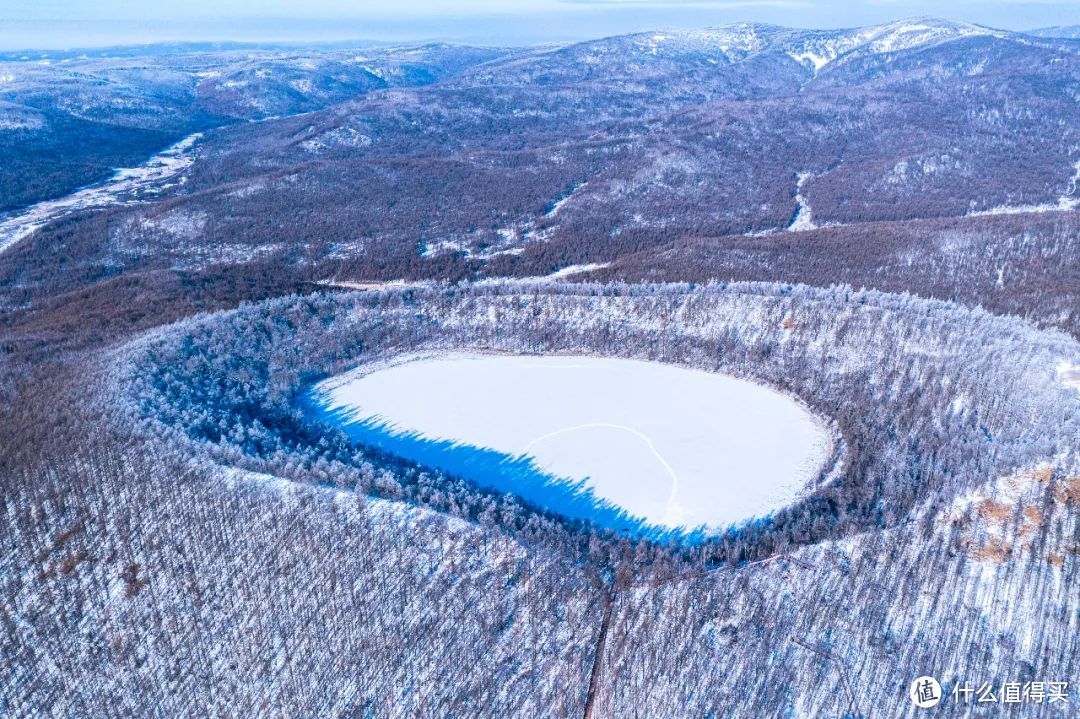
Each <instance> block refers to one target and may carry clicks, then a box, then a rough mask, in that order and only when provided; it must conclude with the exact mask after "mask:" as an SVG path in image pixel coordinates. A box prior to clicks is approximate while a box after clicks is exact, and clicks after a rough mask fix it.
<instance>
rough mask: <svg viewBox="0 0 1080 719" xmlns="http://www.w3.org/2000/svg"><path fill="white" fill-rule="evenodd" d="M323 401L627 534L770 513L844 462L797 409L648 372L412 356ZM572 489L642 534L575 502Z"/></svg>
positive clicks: (600, 363) (632, 365) (631, 363)
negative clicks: (834, 459) (828, 466)
mask: <svg viewBox="0 0 1080 719" xmlns="http://www.w3.org/2000/svg"><path fill="white" fill-rule="evenodd" d="M313 396H314V397H315V398H316V400H317V402H318V403H319V404H320V405H321V407H322V408H323V410H324V411H326V412H327V413H328V416H329V417H331V418H332V419H333V421H335V423H338V424H340V426H342V427H343V428H344V429H345V430H346V432H348V433H349V434H350V435H352V436H353V438H354V439H356V440H357V441H361V442H365V443H375V444H378V445H380V446H383V447H384V448H386V449H389V450H391V451H393V452H395V453H398V454H401V455H403V456H406V457H407V458H409V459H412V460H415V461H418V462H421V463H422V464H428V465H432V466H437V467H440V468H442V469H445V470H447V471H452V472H454V473H457V474H463V475H464V476H466V477H467V478H468V479H470V480H473V481H476V482H477V483H479V484H484V485H487V486H493V487H495V488H496V489H499V490H500V491H510V492H513V493H515V494H518V495H519V496H522V497H524V498H525V499H528V500H530V501H532V502H534V503H537V504H540V505H543V506H545V507H547V508H549V509H552V510H554V511H558V512H560V513H564V514H569V515H570V516H575V517H578V518H587V519H592V520H593V521H596V522H598V523H600V524H604V525H608V526H612V527H613V528H618V529H628V528H630V529H632V528H633V527H634V526H635V525H637V526H638V528H640V529H645V530H646V531H655V530H657V529H659V530H661V531H663V530H687V531H689V530H693V529H696V528H700V527H701V526H705V527H707V528H721V527H726V526H728V525H731V524H736V523H740V522H742V521H745V520H748V519H752V518H755V517H761V516H764V515H767V514H768V513H770V512H771V511H773V510H776V509H778V508H780V507H783V506H785V505H787V504H790V503H791V502H792V501H793V500H795V499H796V498H797V497H798V496H799V494H800V492H801V490H802V489H803V488H804V487H805V485H806V483H807V482H808V481H809V480H811V479H812V478H813V477H814V476H815V475H816V474H817V472H818V471H819V469H820V467H821V466H822V465H823V464H824V462H825V461H826V459H827V458H828V457H829V455H830V453H831V451H832V439H831V435H830V433H829V431H828V429H827V428H826V427H825V425H824V424H823V423H822V422H821V421H819V420H818V418H816V417H815V416H813V415H812V414H811V413H810V412H808V411H807V410H806V409H805V408H804V407H803V406H802V405H801V404H799V403H798V402H797V401H795V400H794V399H792V398H790V397H787V396H785V395H783V394H780V393H779V392H776V391H774V390H772V389H770V388H768V387H764V386H761V385H757V384H754V383H752V382H748V381H745V380H740V379H736V378H734V377H730V376H727V375H721V374H714V373H710V372H703V371H700V370H690V369H684V368H680V367H676V366H673V365H665V364H659V363H654V362H643V361H637V360H626V359H613V358H599V357H573V356H543V357H534V356H507V355H484V354H467V355H465V354H455V355H444V356H434V357H432V356H407V357H404V358H401V359H400V360H399V361H395V362H392V363H390V364H388V365H377V366H375V367H374V369H373V367H372V366H370V365H369V366H364V367H361V368H359V369H357V370H354V371H353V372H351V373H345V374H343V375H338V376H337V377H334V378H331V379H328V380H325V381H323V382H322V383H320V384H319V385H316V387H315V388H314V395H313ZM383 440H389V442H387V441H383ZM470 448H471V450H470ZM537 475H539V476H537ZM538 480H539V481H538ZM567 480H568V481H567ZM568 486H569V487H571V488H574V489H577V490H586V494H587V495H589V499H591V500H592V503H593V504H596V505H605V506H606V507H607V508H608V509H609V510H611V509H615V510H621V511H622V512H625V513H626V514H627V515H630V517H632V518H635V519H634V521H631V522H625V521H618V520H619V517H617V516H616V515H617V514H619V512H618V511H615V512H611V511H608V512H605V511H600V510H602V509H603V508H604V507H601V506H591V505H590V502H574V501H570V499H568V498H567V497H565V496H562V495H563V494H564V493H565V491H566V489H567V487H568ZM571 499H572V498H571ZM623 519H625V517H624V518H623ZM609 520H611V521H609ZM642 525H644V526H642Z"/></svg>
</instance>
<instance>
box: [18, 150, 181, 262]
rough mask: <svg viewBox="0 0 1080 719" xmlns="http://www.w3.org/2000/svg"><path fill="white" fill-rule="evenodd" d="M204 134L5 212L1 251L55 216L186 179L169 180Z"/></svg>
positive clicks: (136, 198)
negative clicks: (96, 179)
mask: <svg viewBox="0 0 1080 719" xmlns="http://www.w3.org/2000/svg"><path fill="white" fill-rule="evenodd" d="M201 137H202V133H201V132H196V133H195V134H193V135H188V136H187V137H185V138H184V139H183V140H180V141H179V142H177V143H175V144H173V145H170V146H169V147H168V148H166V149H165V150H163V151H161V152H160V153H158V154H157V155H154V156H153V157H151V158H150V159H149V160H147V161H146V162H144V163H143V164H142V165H139V166H138V167H127V168H121V169H118V170H117V171H116V172H115V173H114V174H113V176H112V177H111V178H110V179H108V180H106V181H105V182H102V183H100V184H97V185H91V186H89V187H84V188H83V189H81V190H77V191H75V192H73V193H72V194H70V195H67V196H66V197H61V198H59V199H56V200H45V201H43V202H39V203H37V204H35V205H31V206H30V207H27V208H25V209H22V210H16V211H15V212H13V213H11V214H8V215H7V216H3V217H2V218H0V252H3V251H4V250H6V249H7V248H9V247H11V246H12V245H14V244H15V243H17V242H19V241H20V240H23V239H25V238H26V237H29V236H30V235H31V234H33V233H34V231H36V230H38V229H40V228H42V227H44V226H45V225H47V224H49V223H50V222H52V221H53V220H56V219H58V218H61V217H65V216H67V215H70V214H72V213H74V212H77V211H79V210H85V209H89V208H98V207H113V206H117V205H131V204H135V203H137V202H141V201H142V200H143V198H144V197H145V196H147V195H155V194H158V193H160V192H163V191H164V190H167V189H169V188H170V187H175V186H176V185H178V184H181V183H183V181H184V178H182V177H181V178H180V179H179V180H178V181H177V182H168V181H169V180H171V179H173V178H175V177H176V176H177V175H179V174H180V173H181V172H183V171H184V170H186V169H187V168H188V167H190V166H191V163H192V162H193V161H194V159H195V158H194V153H192V151H191V150H192V148H193V147H194V146H195V143H196V142H197V141H198V140H199V138H201Z"/></svg>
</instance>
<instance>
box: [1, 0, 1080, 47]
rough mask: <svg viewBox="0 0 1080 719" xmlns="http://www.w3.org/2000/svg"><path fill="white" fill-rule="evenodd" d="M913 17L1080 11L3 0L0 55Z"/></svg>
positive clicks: (1078, 9) (846, 5)
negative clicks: (150, 45) (188, 43)
mask: <svg viewBox="0 0 1080 719" xmlns="http://www.w3.org/2000/svg"><path fill="white" fill-rule="evenodd" d="M916 15H932V16H937V17H948V18H952V19H956V20H966V21H969V22H976V23H980V24H984V25H991V26H994V27H1001V28H1009V29H1029V28H1036V27H1045V26H1048V25H1074V24H1078V23H1080V0H937V1H936V2H935V1H926V0H513V1H512V2H497V1H495V0H379V1H377V2H370V1H361V2H348V1H347V0H262V1H261V2H252V1H250V0H182V1H178V0H151V1H148V0H0V48H4V49H22V48H71V47H87V46H100V45H110V44H127V43H147V42H165V41H168V42H173V41H184V40H236V41H294V42H304V41H316V42H317V41H325V42H329V41H340V40H348V39H371V40H387V41H395V42H396V41H411V40H427V39H444V40H455V41H460V42H472V43H484V44H530V43H536V42H546V41H561V40H576V39H584V38H590V37H599V36H603V35H612V34H616V33H621V32H629V31H634V30H645V29H656V28H679V27H703V26H708V25H719V24H723V23H727V22H734V21H737V20H753V21H761V22H771V23H776V24H780V25H788V26H794V27H820V28H827V27H851V26H857V25H866V24H873V23H879V22H885V21H888V20H895V19H898V18H903V17H911V16H916Z"/></svg>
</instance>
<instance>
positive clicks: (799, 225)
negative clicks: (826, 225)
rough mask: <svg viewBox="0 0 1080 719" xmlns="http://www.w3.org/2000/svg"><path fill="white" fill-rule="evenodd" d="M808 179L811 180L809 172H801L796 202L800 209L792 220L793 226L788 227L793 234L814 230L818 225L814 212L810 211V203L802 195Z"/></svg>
mask: <svg viewBox="0 0 1080 719" xmlns="http://www.w3.org/2000/svg"><path fill="white" fill-rule="evenodd" d="M808 179H810V173H809V172H800V173H799V181H798V182H797V183H796V184H795V202H796V204H797V205H798V209H797V210H796V211H795V217H794V218H792V220H791V224H790V225H789V226H788V230H790V231H791V232H802V231H805V230H813V229H815V228H816V227H817V224H816V223H815V222H814V212H813V210H811V209H810V203H809V202H807V200H806V198H805V197H804V196H803V193H802V188H803V185H805V184H806V181H807V180H808Z"/></svg>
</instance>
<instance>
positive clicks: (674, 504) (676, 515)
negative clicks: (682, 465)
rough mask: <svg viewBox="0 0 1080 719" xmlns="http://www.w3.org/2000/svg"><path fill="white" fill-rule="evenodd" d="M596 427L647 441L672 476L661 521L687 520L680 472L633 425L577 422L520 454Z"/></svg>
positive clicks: (541, 438) (532, 443)
mask: <svg viewBox="0 0 1080 719" xmlns="http://www.w3.org/2000/svg"><path fill="white" fill-rule="evenodd" d="M569 366H570V367H573V368H583V367H584V365H569ZM594 427H602V428H606V429H617V430H619V431H622V432H627V433H629V434H631V435H633V436H634V437H637V438H638V439H640V440H641V441H642V442H644V443H645V446H646V447H648V448H649V452H651V453H652V455H653V456H654V457H655V458H656V461H658V462H659V463H660V465H661V466H662V467H663V468H664V471H666V472H667V474H668V476H669V477H671V493H670V494H669V495H668V500H667V508H666V511H665V513H664V516H663V518H662V519H661V520H660V522H661V523H662V524H665V525H668V526H678V525H679V524H682V523H683V522H685V521H686V515H687V512H686V510H685V509H683V508H682V507H681V506H679V503H678V501H677V500H676V499H675V498H676V497H677V496H678V494H679V475H678V473H677V472H676V471H675V468H674V467H672V466H671V463H670V462H668V461H667V460H666V459H664V455H662V454H660V451H659V450H658V449H656V445H655V444H653V441H652V439H651V438H650V437H649V436H648V435H647V434H644V433H642V432H639V431H638V430H636V429H634V428H633V427H627V426H626V425H624V424H613V423H611V422H588V423H586V424H575V425H573V426H571V427H563V428H562V429H557V430H555V431H554V432H548V433H547V434H542V435H540V436H539V437H536V438H535V439H533V440H531V441H530V442H529V443H528V444H526V445H525V446H524V447H523V448H522V449H521V451H520V452H518V455H519V456H523V457H527V456H530V454H531V452H532V449H533V447H535V446H536V445H537V444H540V443H541V442H543V441H545V440H548V439H552V438H553V437H558V436H559V435H561V434H566V433H568V432H576V431H577V430H581V429H592V428H594Z"/></svg>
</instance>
